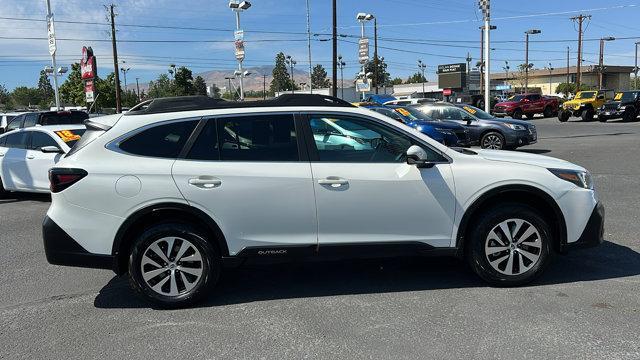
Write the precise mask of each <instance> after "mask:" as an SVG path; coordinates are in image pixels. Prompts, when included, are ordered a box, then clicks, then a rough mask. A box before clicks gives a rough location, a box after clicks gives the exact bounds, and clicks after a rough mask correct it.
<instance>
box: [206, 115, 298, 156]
mask: <svg viewBox="0 0 640 360" xmlns="http://www.w3.org/2000/svg"><path fill="white" fill-rule="evenodd" d="M217 122H218V138H219V143H220V159H221V160H235V161H298V160H299V159H300V157H299V155H298V140H297V136H296V131H295V124H294V121H293V115H291V114H282V115H247V116H238V117H229V118H220V119H218V120H217Z"/></svg>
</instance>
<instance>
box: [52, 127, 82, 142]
mask: <svg viewBox="0 0 640 360" xmlns="http://www.w3.org/2000/svg"><path fill="white" fill-rule="evenodd" d="M56 135H58V136H59V137H60V139H62V141H64V142H69V141H76V140H80V137H81V136H80V135H77V134H74V133H73V132H71V131H70V130H62V131H56Z"/></svg>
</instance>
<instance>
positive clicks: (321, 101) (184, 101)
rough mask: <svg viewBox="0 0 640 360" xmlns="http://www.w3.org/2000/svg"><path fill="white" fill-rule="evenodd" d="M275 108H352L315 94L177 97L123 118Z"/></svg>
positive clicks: (156, 101) (146, 104) (139, 107)
mask: <svg viewBox="0 0 640 360" xmlns="http://www.w3.org/2000/svg"><path fill="white" fill-rule="evenodd" d="M276 106H329V107H354V106H353V105H352V104H351V103H349V102H347V101H344V100H342V99H339V98H336V97H333V96H327V95H317V94H283V95H280V96H278V97H277V98H274V99H270V100H258V101H226V100H223V99H214V98H210V97H208V96H201V95H198V96H179V97H166V98H157V99H152V100H147V101H144V102H141V103H140V104H138V105H136V106H134V107H133V108H132V109H131V110H129V111H128V112H127V113H126V114H125V116H128V115H143V114H158V113H167V112H176V111H192V110H211V109H232V108H251V107H276Z"/></svg>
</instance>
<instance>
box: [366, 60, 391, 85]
mask: <svg viewBox="0 0 640 360" xmlns="http://www.w3.org/2000/svg"><path fill="white" fill-rule="evenodd" d="M364 69H365V72H367V73H371V86H372V87H373V86H383V85H384V84H388V83H389V81H391V74H389V72H387V63H386V62H385V61H384V59H382V58H379V59H378V72H377V78H376V71H375V69H376V66H375V62H374V61H369V62H368V63H367V64H366V65H365V67H364Z"/></svg>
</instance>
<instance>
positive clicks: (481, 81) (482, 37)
mask: <svg viewBox="0 0 640 360" xmlns="http://www.w3.org/2000/svg"><path fill="white" fill-rule="evenodd" d="M479 29H480V93H481V94H482V92H483V91H484V26H480V28H479Z"/></svg>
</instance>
